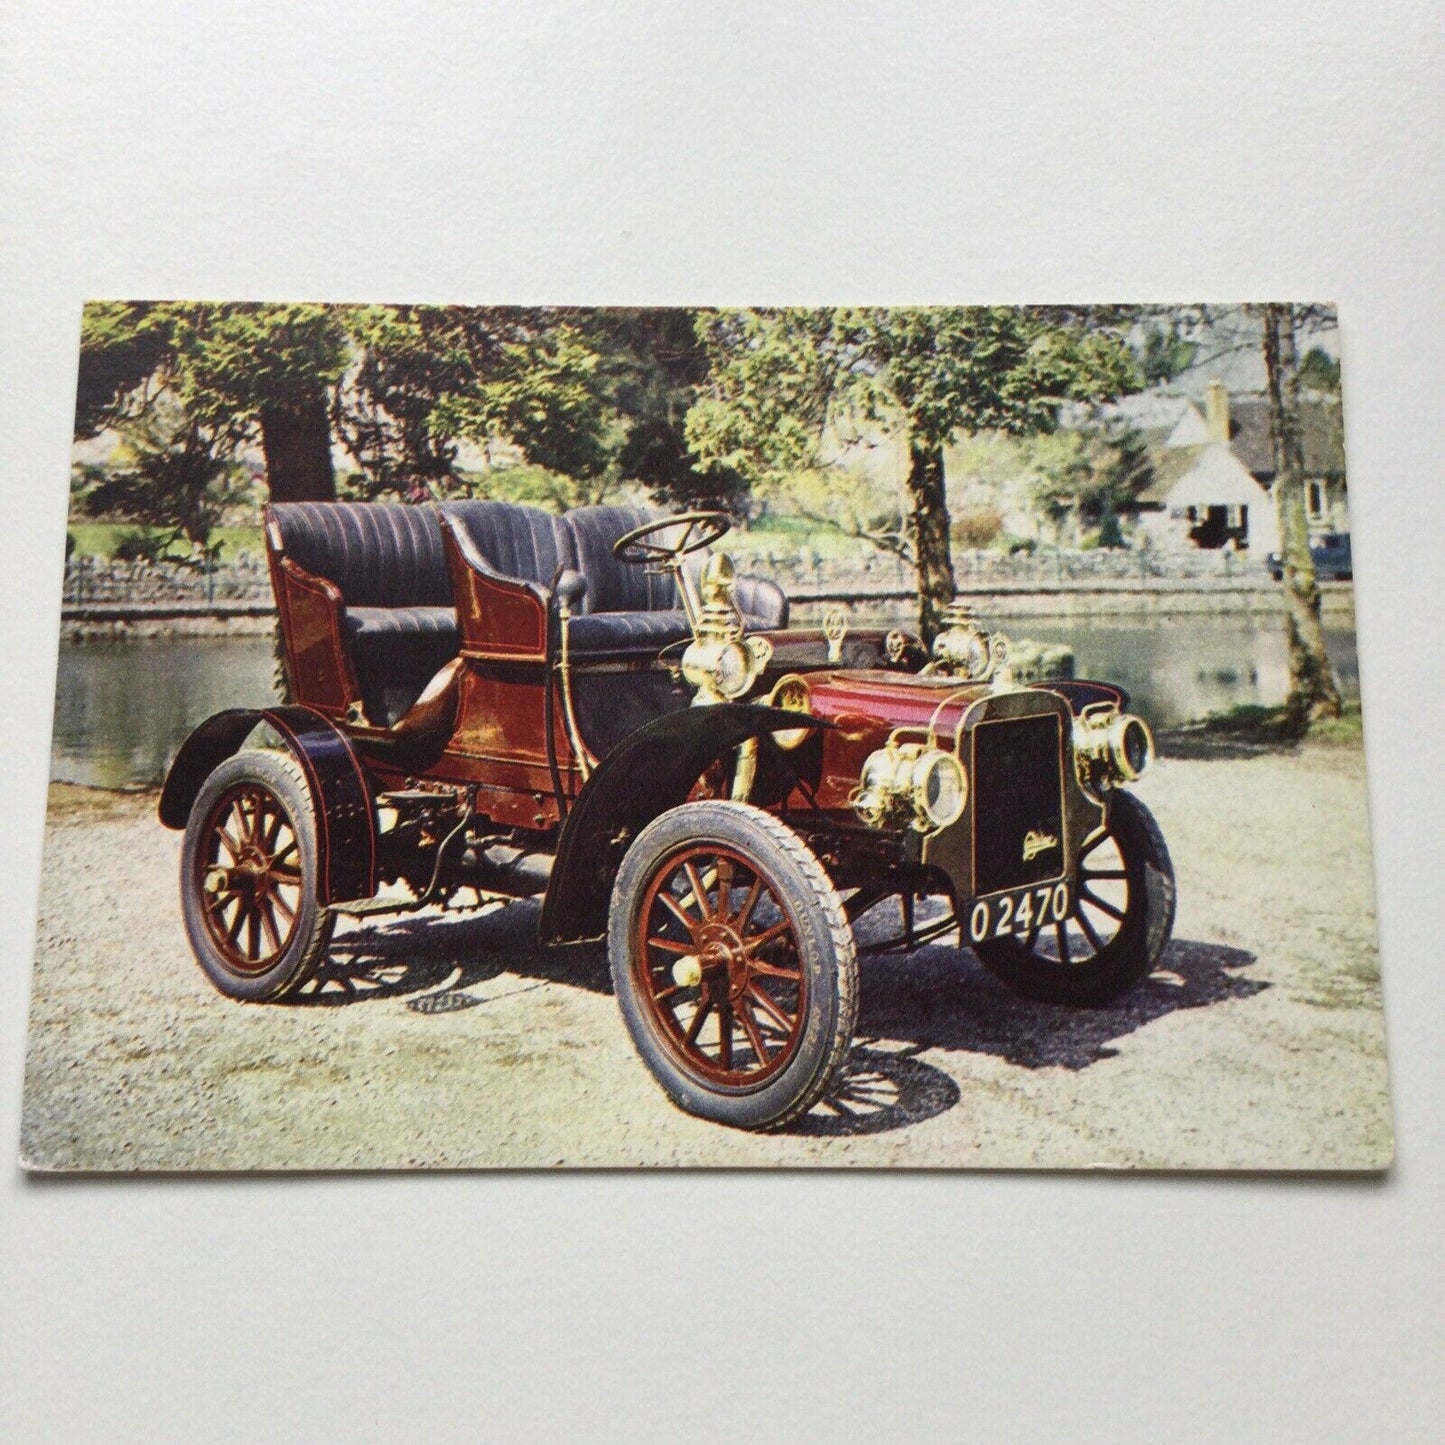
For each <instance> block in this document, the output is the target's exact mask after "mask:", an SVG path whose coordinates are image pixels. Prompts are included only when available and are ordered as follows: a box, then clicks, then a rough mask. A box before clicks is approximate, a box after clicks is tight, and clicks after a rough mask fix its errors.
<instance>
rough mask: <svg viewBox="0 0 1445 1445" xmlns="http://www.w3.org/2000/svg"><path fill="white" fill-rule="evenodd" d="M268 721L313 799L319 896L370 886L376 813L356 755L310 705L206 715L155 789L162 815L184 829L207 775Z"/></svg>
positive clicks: (347, 895)
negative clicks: (304, 777) (160, 787)
mask: <svg viewBox="0 0 1445 1445" xmlns="http://www.w3.org/2000/svg"><path fill="white" fill-rule="evenodd" d="M263 722H264V723H267V724H269V725H270V726H271V728H272V729H274V731H275V732H276V735H277V736H278V737H279V738H280V739H281V741H282V742H283V743H284V744H285V746H286V749H287V751H288V752H290V753H291V755H292V756H293V757H294V758H295V759H296V761H297V762H298V763H299V764H300V765H301V771H302V772H304V773H305V774H306V781H307V782H308V783H309V784H310V786H311V796H312V798H313V799H314V800H315V803H316V841H317V850H318V853H317V861H318V864H319V866H318V868H317V874H316V892H317V897H318V898H319V899H320V901H321V902H322V903H344V902H348V901H349V900H351V899H353V898H370V897H371V896H372V894H374V893H375V892H376V814H375V810H374V808H373V806H372V801H371V789H370V788H369V787H368V786H367V781H366V774H365V773H364V772H363V771H362V767H361V763H360V760H359V759H358V758H357V756H356V752H355V750H354V749H353V748H352V746H351V743H350V742H349V741H348V739H347V737H346V735H345V734H344V733H343V732H342V731H341V730H340V729H339V728H338V727H337V726H336V724H335V723H333V722H331V721H330V719H328V718H325V717H323V716H322V715H321V714H320V713H319V712H315V711H313V710H312V709H311V708H309V707H268V708H250V707H238V708H230V709H228V710H227V711H225V712H218V713H216V714H215V716H214V717H209V718H207V719H206V721H205V722H203V723H202V724H201V725H200V726H199V727H198V728H196V729H195V731H194V732H192V733H191V735H190V737H188V738H187V739H186V740H185V742H183V743H182V744H181V750H180V752H178V753H177V754H176V757H175V761H174V762H173V763H172V764H171V767H170V771H169V772H168V773H167V774H166V782H165V786H164V787H163V788H162V789H161V800H160V806H159V808H158V809H157V811H158V813H159V814H160V820H161V822H162V823H164V824H165V826H166V827H167V828H177V829H179V828H184V827H185V826H186V823H187V821H188V820H189V818H190V815H191V807H192V805H193V804H194V803H195V801H196V796H197V794H199V793H200V791H201V788H202V787H203V785H204V784H205V781H206V779H207V778H208V777H210V775H211V773H212V772H213V771H214V770H215V769H216V767H217V766H218V765H219V764H221V763H223V762H224V761H225V760H226V759H227V758H229V757H230V756H231V755H232V754H233V753H235V752H237V751H238V750H239V749H240V746H241V744H242V743H244V742H245V741H246V739H247V737H249V736H250V734H251V732H252V731H253V730H254V729H255V728H256V726H257V725H258V724H259V723H263Z"/></svg>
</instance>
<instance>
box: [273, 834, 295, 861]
mask: <svg viewBox="0 0 1445 1445" xmlns="http://www.w3.org/2000/svg"><path fill="white" fill-rule="evenodd" d="M296 842H297V840H296V838H295V836H294V835H293V837H292V839H291V841H290V842H289V843H288V844H287V845H286V846H285V847H284V848H283V849H282V850H281V851H280V852H279V853H278V854H276V856H275V857H274V858H272V860H271V866H272V868H275V866H276V864H278V863H282V862H284V861H285V860H286V859H287V858H289V857H290V856H291V855H292V854H293V853H294V852H295V851H296Z"/></svg>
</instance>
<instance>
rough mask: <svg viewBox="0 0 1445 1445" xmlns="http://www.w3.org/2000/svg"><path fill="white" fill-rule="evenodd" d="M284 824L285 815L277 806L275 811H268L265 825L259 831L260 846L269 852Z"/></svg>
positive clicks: (273, 846)
mask: <svg viewBox="0 0 1445 1445" xmlns="http://www.w3.org/2000/svg"><path fill="white" fill-rule="evenodd" d="M285 825H286V815H285V814H284V813H283V812H282V811H281V810H280V809H279V808H277V809H276V810H275V812H272V813H269V815H268V821H267V823H266V826H265V828H264V829H262V831H261V847H262V848H264V849H265V850H266V852H267V853H270V852H271V851H272V850H273V849H274V848H275V847H276V840H277V839H278V838H280V836H281V829H282V828H283V827H285Z"/></svg>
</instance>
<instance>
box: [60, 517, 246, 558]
mask: <svg viewBox="0 0 1445 1445" xmlns="http://www.w3.org/2000/svg"><path fill="white" fill-rule="evenodd" d="M68 530H69V532H70V535H71V536H72V537H74V538H75V555H76V556H77V557H104V558H105V559H106V560H107V561H109V560H110V558H112V557H113V556H115V547H116V543H117V542H119V541H120V539H121V538H122V537H123V536H124V535H125V534H126V533H127V532H135V531H139V530H140V528H139V526H138V524H137V523H135V522H72V523H71V524H70V526H69V528H68ZM211 541H212V542H213V543H216V544H219V546H220V549H221V560H222V561H223V562H226V561H230V560H231V559H232V558H233V557H235V555H236V554H237V553H238V552H250V553H252V554H254V555H258V556H259V555H260V554H262V553H264V552H265V550H266V544H265V542H264V541H263V540H262V538H261V529H260V527H217V528H216V530H215V531H214V532H213V533H212V534H211ZM172 550H173V551H176V552H178V553H184V552H185V551H186V544H185V543H184V542H179V543H177V544H176V546H175V547H174V548H173V549H172Z"/></svg>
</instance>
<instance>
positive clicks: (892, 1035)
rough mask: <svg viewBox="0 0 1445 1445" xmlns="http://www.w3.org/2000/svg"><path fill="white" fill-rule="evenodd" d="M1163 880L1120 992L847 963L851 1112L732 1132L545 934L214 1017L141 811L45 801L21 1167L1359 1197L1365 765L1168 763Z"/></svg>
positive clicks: (350, 969)
mask: <svg viewBox="0 0 1445 1445" xmlns="http://www.w3.org/2000/svg"><path fill="white" fill-rule="evenodd" d="M1139 792H1140V795H1141V797H1142V798H1143V799H1144V801H1145V802H1146V803H1147V804H1148V805H1149V806H1150V807H1151V808H1152V809H1153V810H1154V811H1155V813H1156V815H1157V816H1158V818H1159V820H1160V823H1161V825H1162V827H1163V829H1164V833H1165V836H1166V837H1167V838H1168V840H1169V845H1170V849H1171V851H1172V853H1173V856H1174V862H1175V868H1176V870H1177V873H1178V876H1179V888H1180V902H1179V914H1178V921H1177V925H1176V929H1175V940H1176V941H1175V942H1174V943H1173V944H1172V945H1171V947H1170V950H1169V951H1168V953H1167V954H1166V956H1165V958H1164V961H1163V966H1162V967H1161V969H1160V970H1159V971H1158V972H1156V973H1155V974H1154V975H1153V976H1152V977H1151V978H1149V979H1148V980H1147V981H1146V982H1145V983H1144V984H1142V985H1141V986H1140V987H1139V988H1138V989H1137V990H1135V991H1134V992H1133V993H1132V994H1131V995H1130V996H1128V997H1127V998H1125V999H1124V1000H1122V1001H1121V1002H1119V1003H1117V1004H1116V1005H1114V1006H1112V1007H1110V1008H1107V1009H1102V1010H1094V1011H1086V1012H1079V1011H1073V1010H1067V1009H1062V1008H1052V1007H1044V1006H1040V1005H1037V1004H1031V1003H1028V1002H1026V1001H1024V1000H1022V999H1017V998H1015V997H1013V996H1012V995H1011V994H1009V993H1008V992H1007V991H1006V990H1005V989H1004V988H1003V987H1002V986H1001V985H999V984H997V983H996V982H994V981H993V979H992V978H991V977H990V976H989V975H987V974H986V973H985V972H984V971H983V970H982V968H981V967H980V966H979V965H978V964H977V963H976V962H975V961H974V959H973V957H972V955H971V954H969V953H966V952H964V953H960V952H958V951H956V950H955V949H953V948H951V947H941V946H934V947H930V948H926V949H924V950H922V951H920V952H919V953H916V954H914V955H913V956H912V957H911V958H906V959H877V960H873V961H866V962H865V964H864V970H863V1004H862V1014H861V1018H860V1021H859V1031H858V1040H857V1044H856V1047H855V1049H854V1051H853V1054H852V1056H851V1060H850V1065H849V1068H850V1072H849V1074H848V1076H847V1078H846V1080H845V1082H844V1085H843V1087H842V1089H841V1090H840V1092H839V1094H838V1096H837V1097H835V1098H833V1099H831V1100H827V1101H825V1102H824V1103H822V1104H820V1105H819V1106H818V1107H817V1108H816V1109H815V1110H814V1111H813V1112H812V1113H811V1114H810V1115H809V1116H807V1117H806V1118H805V1119H803V1120H801V1121H799V1122H798V1123H797V1124H796V1125H794V1126H793V1127H792V1128H791V1130H789V1131H788V1132H785V1133H781V1134H776V1135H765V1136H757V1135H748V1134H742V1133H736V1132H732V1131H729V1130H726V1129H722V1128H719V1127H717V1126H714V1125H709V1124H704V1123H701V1122H699V1121H697V1120H694V1119H692V1118H689V1117H687V1116H686V1115H683V1114H681V1113H679V1112H678V1111H677V1110H675V1109H674V1108H673V1107H672V1106H671V1105H670V1104H669V1103H668V1102H667V1101H666V1099H665V1098H664V1097H663V1095H662V1093H661V1092H660V1091H659V1090H658V1089H657V1087H656V1086H655V1085H654V1084H653V1082H652V1080H651V1078H650V1076H649V1075H648V1074H647V1073H646V1071H645V1070H644V1068H643V1066H642V1064H641V1062H640V1061H639V1060H638V1058H637V1057H636V1055H635V1054H634V1053H633V1051H632V1048H631V1045H630V1043H629V1041H628V1038H627V1035H626V1032H625V1030H624V1028H623V1025H622V1021H621V1018H620V1016H619V1015H618V1012H617V1007H616V1004H615V1002H614V1000H613V999H612V997H611V994H610V991H609V986H608V981H607V969H606V961H605V958H604V957H603V956H602V954H601V952H600V951H598V950H583V951H579V950H573V951H571V952H569V953H565V954H559V955H555V956H546V955H543V954H541V953H539V951H538V950H537V948H536V947H535V944H534V942H533V930H534V928H535V921H536V914H535V910H534V907H533V905H530V904H517V905H513V906H511V907H509V908H506V909H503V910H501V911H499V912H497V913H495V914H492V915H485V916H484V915H478V914H475V913H473V914H458V915H454V916H448V917H435V916H432V917H428V916H426V915H420V916H415V917H411V918H405V919H402V920H400V921H393V922H390V923H387V924H382V923H381V922H380V921H378V922H374V923H372V924H369V925H363V924H354V925H348V926H346V927H344V928H343V929H342V930H340V931H339V932H338V935H337V939H336V942H335V944H334V946H333V951H332V958H331V962H330V964H329V966H328V973H327V975H326V978H325V986H324V987H323V988H321V989H320V990H319V991H318V992H316V993H315V994H314V995H312V996H310V997H308V998H305V999H303V1000H301V1001H298V1002H297V1003H294V1004H290V1005H268V1006H256V1005H243V1004H236V1003H231V1002H229V1001H228V1000H226V999H224V998H222V997H221V996H220V995H219V994H218V993H216V992H214V991H213V990H212V988H211V987H210V985H209V984H208V983H207V982H206V981H205V979H204V977H203V976H202V974H201V973H200V971H199V969H198V968H197V967H196V965H195V963H194V962H193V961H192V959H191V956H190V953H189V950H188V947H187V945H186V941H185V936H184V933H183V931H182V928H181V920H180V912H179V907H178V903H177V898H176V882H175V879H176V863H177V855H178V849H179V837H178V835H176V834H174V833H170V832H167V831H166V830H165V829H163V828H161V827H160V826H159V825H158V824H157V823H156V821H155V812H154V808H155V799H154V796H153V795H150V794H112V793H101V792H93V791H89V790H85V789H79V788H71V787H67V786H64V785H59V784H57V785H55V786H54V787H53V788H52V790H51V805H50V817H49V822H48V825H47V830H46V844H45V876H44V880H43V884H42V892H41V908H40V923H39V933H38V937H37V948H36V959H35V973H34V983H33V997H32V1015H31V1031H30V1044H29V1054H28V1059H27V1068H26V1090H25V1105H24V1117H23V1125H22V1139H21V1148H22V1157H23V1160H24V1162H25V1163H26V1164H27V1165H28V1166H29V1167H30V1168H33V1169H45V1170H110V1169H150V1170H184V1169H227V1170H246V1169H335V1168H342V1169H362V1168H367V1169H369V1168H407V1167H413V1166H421V1167H430V1168H450V1167H490V1166H514V1165H520V1166H543V1167H548V1166H555V1165H589V1166H613V1165H631V1164H649V1165H689V1166H696V1165H763V1164H789V1165H864V1166H875V1167H876V1166H931V1167H937V1166H956V1165H965V1166H986V1167H1032V1166H1051V1167H1056V1168H1057V1167H1080V1166H1104V1167H1114V1168H1200V1169H1222V1168H1253V1169H1292V1170H1299V1169H1378V1168H1383V1167H1385V1166H1386V1165H1388V1163H1389V1161H1390V1158H1391V1155H1392V1151H1393V1143H1392V1132H1391V1121H1390V1106H1389V1092H1388V1076H1387V1071H1386V1064H1385V1048H1384V1037H1383V1023H1382V1017H1381V1011H1380V991H1379V973H1378V961H1377V954H1376V945H1375V924H1374V899H1373V887H1372V880H1371V874H1370V862H1369V840H1368V829H1367V822H1366V816H1365V793H1364V773H1363V762H1362V755H1361V753H1360V750H1359V749H1358V748H1357V747H1348V746H1333V747H1326V746H1320V745H1312V746H1310V747H1307V748H1305V749H1303V750H1301V751H1299V752H1296V753H1265V754H1261V755H1257V756H1244V757H1228V758H1222V757H1213V758H1208V759H1201V758H1194V759H1185V758H1179V757H1169V758H1165V759H1163V760H1161V761H1160V762H1159V763H1158V764H1157V765H1156V767H1155V768H1154V769H1153V770H1151V773H1150V774H1149V776H1148V778H1147V779H1145V781H1144V784H1143V785H1141V787H1140V789H1139Z"/></svg>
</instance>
